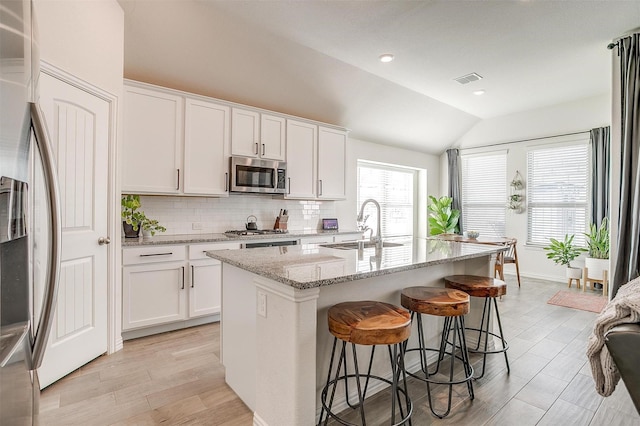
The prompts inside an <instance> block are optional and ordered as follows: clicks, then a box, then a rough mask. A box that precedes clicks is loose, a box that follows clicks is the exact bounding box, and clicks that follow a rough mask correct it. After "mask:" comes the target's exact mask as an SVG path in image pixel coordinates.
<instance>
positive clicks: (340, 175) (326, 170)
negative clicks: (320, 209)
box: [317, 126, 347, 200]
mask: <svg viewBox="0 0 640 426" xmlns="http://www.w3.org/2000/svg"><path fill="white" fill-rule="evenodd" d="M346 150H347V132H345V131H342V130H337V129H332V128H328V127H322V126H320V127H318V188H317V196H318V198H319V199H323V200H343V199H345V198H346V195H345V190H346V188H345V164H346Z"/></svg>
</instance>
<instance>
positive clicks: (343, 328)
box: [318, 301, 413, 426]
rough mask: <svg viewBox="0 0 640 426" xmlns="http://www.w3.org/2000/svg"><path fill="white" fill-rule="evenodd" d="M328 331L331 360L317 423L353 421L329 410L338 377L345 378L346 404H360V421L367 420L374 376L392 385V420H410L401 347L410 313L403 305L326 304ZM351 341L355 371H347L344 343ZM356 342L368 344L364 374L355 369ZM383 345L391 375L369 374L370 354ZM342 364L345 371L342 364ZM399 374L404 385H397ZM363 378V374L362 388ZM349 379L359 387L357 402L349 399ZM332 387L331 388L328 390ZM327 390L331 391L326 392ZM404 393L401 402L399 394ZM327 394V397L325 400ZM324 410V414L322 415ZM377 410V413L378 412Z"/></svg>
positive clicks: (345, 422) (404, 340) (409, 421)
mask: <svg viewBox="0 0 640 426" xmlns="http://www.w3.org/2000/svg"><path fill="white" fill-rule="evenodd" d="M328 316H329V331H330V332H331V334H333V336H334V339H333V349H332V353H331V361H330V362H329V372H328V374H327V384H326V385H325V386H324V388H323V389H322V394H321V397H320V400H321V402H322V410H321V412H320V420H319V422H318V424H323V420H324V424H325V425H326V424H327V422H328V420H329V417H331V418H333V419H335V420H337V421H338V422H340V423H341V424H344V425H352V424H353V423H349V422H347V421H346V420H345V419H344V418H341V417H339V416H338V415H337V414H335V413H333V412H332V411H331V408H332V405H333V400H334V397H335V393H336V388H337V387H338V383H339V382H340V381H344V387H345V395H346V400H347V404H348V405H349V406H350V407H351V408H354V409H355V408H359V410H360V419H361V422H362V425H365V424H366V419H365V407H364V402H365V398H366V394H367V388H368V386H369V380H371V379H372V380H376V381H380V382H384V383H387V384H389V385H390V386H391V424H392V425H394V426H396V425H402V424H405V423H407V422H408V423H409V424H411V412H412V410H413V406H412V404H411V400H410V399H409V394H408V393H407V375H406V371H405V368H404V348H405V345H404V344H403V343H404V342H406V340H407V339H408V338H409V335H410V334H411V316H410V315H409V312H407V311H405V310H404V309H402V308H400V307H398V306H395V305H391V304H389V303H383V302H375V301H358V302H344V303H339V304H337V305H334V306H332V307H331V308H329V314H328ZM338 339H339V340H340V341H341V342H342V345H341V346H342V347H341V350H340V356H339V358H338V362H337V363H336V368H335V373H333V378H332V372H333V369H334V368H333V367H334V357H335V354H336V347H337V343H338ZM347 343H351V348H352V353H353V369H354V373H353V374H350V373H349V372H348V371H347V355H346V344H347ZM356 345H365V346H371V356H370V358H369V368H368V370H367V374H360V372H359V370H358V358H357V355H356ZM378 345H386V346H387V347H388V350H389V362H390V364H391V372H392V379H391V380H388V379H385V378H383V377H380V376H376V375H373V374H371V366H372V364H373V356H374V353H375V349H376V346H378ZM343 366H344V372H342V371H341V370H342V368H343ZM401 376H402V382H403V387H401V386H399V381H400V377H401ZM362 378H365V382H364V389H363V385H362V380H361V379H362ZM349 379H355V383H356V387H357V390H358V402H357V403H356V404H351V402H350V401H349V387H348V382H349ZM330 389H331V390H330ZM329 390H330V395H328V394H329ZM401 394H402V395H404V404H403V401H402V398H401ZM327 396H329V401H328V402H327ZM396 411H398V412H399V415H400V419H399V421H398V422H396ZM325 413H326V418H325V417H324V415H325ZM378 414H379V413H378Z"/></svg>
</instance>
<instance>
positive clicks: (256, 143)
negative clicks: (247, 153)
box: [255, 142, 258, 155]
mask: <svg viewBox="0 0 640 426" xmlns="http://www.w3.org/2000/svg"><path fill="white" fill-rule="evenodd" d="M255 145H256V155H258V142H256V143H255Z"/></svg>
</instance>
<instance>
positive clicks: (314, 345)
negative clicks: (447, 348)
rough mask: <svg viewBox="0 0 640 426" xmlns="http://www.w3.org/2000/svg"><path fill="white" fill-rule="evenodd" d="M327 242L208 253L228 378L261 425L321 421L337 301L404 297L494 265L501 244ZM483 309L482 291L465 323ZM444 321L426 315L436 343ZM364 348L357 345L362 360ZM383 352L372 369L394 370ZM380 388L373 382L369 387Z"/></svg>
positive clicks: (339, 398) (413, 362)
mask: <svg viewBox="0 0 640 426" xmlns="http://www.w3.org/2000/svg"><path fill="white" fill-rule="evenodd" d="M394 243H395V244H394ZM329 246H330V247H323V246H318V245H305V246H299V247H296V246H293V247H291V246H287V247H269V248H257V249H252V250H223V251H215V252H208V253H207V255H208V256H210V257H212V258H214V259H218V260H220V261H221V262H223V269H222V329H221V334H222V339H221V345H222V348H221V361H222V363H223V365H224V366H225V370H226V376H225V377H226V381H227V383H228V384H229V386H230V387H231V388H232V389H233V390H234V391H235V392H236V393H237V394H238V396H240V398H241V399H242V400H243V401H244V402H245V403H246V404H247V406H248V407H249V408H250V409H252V410H253V412H254V425H271V426H274V425H278V426H280V425H296V426H298V425H313V424H315V422H316V418H317V415H318V413H319V411H320V402H319V401H320V400H319V395H320V390H321V389H322V387H323V385H324V382H325V380H326V374H327V369H328V364H329V357H330V350H331V345H332V341H333V339H332V336H331V335H330V333H329V332H328V329H327V310H328V309H329V307H330V306H332V305H334V304H336V303H339V302H343V301H348V300H378V301H383V302H388V303H393V304H396V305H399V304H400V291H401V290H402V288H404V287H409V286H416V285H427V286H439V287H442V286H444V283H443V281H442V278H443V277H445V276H447V275H452V274H475V275H489V274H490V271H491V258H492V255H495V254H496V253H497V252H499V251H501V250H503V249H504V248H503V247H500V246H491V245H481V244H466V243H459V242H451V241H438V240H428V239H420V238H416V239H409V240H404V241H394V242H387V246H386V247H383V248H381V249H378V248H376V247H373V246H372V247H362V246H360V248H358V245H357V244H356V243H355V242H354V243H352V244H332V245H329ZM474 302H477V303H474ZM481 311H482V301H475V300H472V305H471V313H470V314H469V316H468V318H467V325H468V326H474V325H477V324H479V323H480V317H481ZM441 328H442V320H441V319H439V318H428V319H427V321H426V327H425V329H426V330H425V332H426V334H427V339H428V340H429V341H430V342H431V343H433V344H435V342H436V341H437V338H438V334H439V333H440V330H441ZM414 339H415V329H414V330H413V332H412V338H411V340H412V341H413V340H414ZM471 343H472V342H470V344H471ZM366 352H368V351H366V350H365V351H359V357H360V356H362V364H363V365H366V364H365V363H366V362H367V360H368V358H367V357H368V353H366ZM385 352H386V351H378V352H377V353H376V359H375V361H374V369H376V370H377V371H378V372H380V371H382V372H383V373H382V374H381V375H383V376H384V375H385V374H386V375H387V376H390V375H391V373H390V371H388V369H389V367H388V360H387V359H386V353H385ZM378 355H380V356H379V357H378ZM417 365H418V360H417V359H413V358H410V357H409V358H408V359H407V368H409V369H415V368H417ZM385 371H386V373H385ZM378 390H380V389H376V388H373V387H370V391H368V396H369V395H373V394H374V393H375V392H377V391H378ZM334 407H336V409H337V411H339V410H340V409H341V408H342V407H346V401H345V396H344V394H337V395H336V400H335V402H334Z"/></svg>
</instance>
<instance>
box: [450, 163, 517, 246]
mask: <svg viewBox="0 0 640 426" xmlns="http://www.w3.org/2000/svg"><path fill="white" fill-rule="evenodd" d="M461 159H462V220H463V223H464V227H465V229H464V230H465V231H468V230H473V231H478V232H480V235H486V236H495V237H503V236H504V235H505V234H506V231H505V228H506V227H505V216H506V203H507V153H506V151H501V152H492V153H487V154H477V155H463V156H462V157H461Z"/></svg>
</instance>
